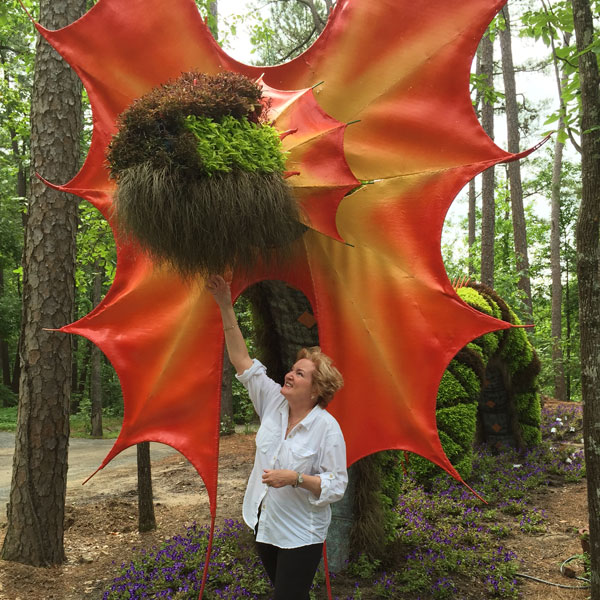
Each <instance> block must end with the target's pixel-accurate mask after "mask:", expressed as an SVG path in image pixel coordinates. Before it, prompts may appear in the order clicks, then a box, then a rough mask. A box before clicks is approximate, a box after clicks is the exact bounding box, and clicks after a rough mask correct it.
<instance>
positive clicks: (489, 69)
mask: <svg viewBox="0 0 600 600" xmlns="http://www.w3.org/2000/svg"><path fill="white" fill-rule="evenodd" d="M480 60H481V74H482V75H486V77H487V85H488V87H490V88H493V87H494V44H493V42H492V40H491V39H490V36H489V35H486V36H485V37H484V38H483V40H481V48H480ZM481 125H482V127H483V129H484V130H485V132H486V133H487V134H488V135H489V136H490V137H491V138H492V139H494V106H493V104H491V103H489V102H486V100H485V98H482V103H481ZM495 180H496V178H495V171H494V167H490V168H489V169H487V170H486V171H484V172H483V173H482V175H481V282H482V283H485V285H488V286H490V287H492V288H493V287H494V237H495V227H496V225H495V221H496V204H495V200H494V187H495Z"/></svg>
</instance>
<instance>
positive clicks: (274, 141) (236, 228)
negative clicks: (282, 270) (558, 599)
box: [106, 72, 306, 278]
mask: <svg viewBox="0 0 600 600" xmlns="http://www.w3.org/2000/svg"><path fill="white" fill-rule="evenodd" d="M268 112H269V101H268V99H267V98H263V95H262V88H261V86H260V85H258V84H257V83H256V82H254V81H251V80H250V79H248V78H246V77H244V76H243V75H239V74H235V73H227V72H225V73H219V74H217V75H206V74H203V73H199V72H190V73H184V74H182V75H181V77H179V78H178V79H175V80H172V81H168V82H166V83H164V84H162V85H160V86H157V87H156V88H154V89H152V90H150V91H149V92H148V93H147V94H146V95H144V96H142V97H140V98H138V99H137V100H136V101H134V102H133V103H132V104H131V106H129V107H128V108H127V110H125V112H123V114H121V115H120V117H119V121H118V128H119V129H118V132H117V134H116V135H115V136H114V137H113V139H112V142H111V143H110V145H109V148H108V152H107V157H106V158H107V166H108V168H109V170H110V174H111V177H112V178H113V179H114V180H115V182H116V184H117V189H116V192H115V194H114V215H113V216H114V218H115V221H116V224H117V226H118V228H119V231H120V234H121V235H122V236H123V237H125V238H130V239H132V240H134V241H135V242H137V243H138V244H139V246H140V247H141V248H142V249H143V250H144V251H145V252H147V253H148V254H149V255H150V256H151V257H152V258H153V259H154V260H155V261H156V262H158V263H167V264H168V265H169V266H171V267H172V268H173V269H175V270H176V271H178V272H179V273H180V274H181V275H183V276H184V277H190V278H193V277H195V276H196V275H197V274H200V275H204V276H206V275H210V274H215V273H219V274H222V273H224V272H225V271H227V270H228V269H232V270H234V271H242V272H243V271H248V270H251V269H252V267H253V266H254V265H255V264H256V263H257V262H259V261H261V260H262V261H265V262H267V263H268V262H272V261H277V262H281V261H283V260H285V259H286V257H287V255H288V253H289V245H290V243H291V242H293V241H294V240H295V239H296V238H298V237H299V236H300V235H302V233H303V232H304V231H305V230H306V227H305V226H304V225H303V224H302V216H301V214H300V210H299V207H298V203H297V202H296V200H295V198H294V197H293V195H292V191H291V187H290V186H289V185H288V183H287V181H286V179H285V172H284V169H285V161H286V154H285V152H283V151H282V147H281V140H280V137H279V133H278V132H277V131H276V130H275V129H274V128H273V127H271V126H270V125H269V124H268V116H267V115H268Z"/></svg>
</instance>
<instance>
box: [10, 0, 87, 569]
mask: <svg viewBox="0 0 600 600" xmlns="http://www.w3.org/2000/svg"><path fill="white" fill-rule="evenodd" d="M85 4H86V2H85V0H41V1H40V18H39V21H40V23H41V24H42V25H43V26H45V27H47V28H49V29H59V28H61V27H64V26H66V25H68V24H69V23H71V22H72V21H74V20H76V19H77V18H79V17H80V16H81V15H82V14H83V12H84V11H85ZM81 123H82V119H81V84H80V82H79V79H78V78H77V76H76V75H75V74H74V73H73V71H71V69H70V67H69V66H68V65H67V64H66V63H65V62H64V61H63V60H62V59H61V58H60V57H59V56H58V54H57V53H56V52H55V51H54V50H53V49H52V48H50V46H49V45H48V44H47V43H46V42H45V41H44V40H42V39H41V38H38V42H37V46H36V61H35V75H34V84H33V97H32V112H31V124H32V128H31V157H32V170H33V171H35V172H39V173H40V174H41V175H43V176H44V177H45V178H47V179H49V180H50V181H68V180H69V179H70V178H71V177H73V175H74V174H75V173H76V172H77V170H78V168H79V154H80V151H79V149H80V134H81ZM76 215H77V201H76V199H75V198H74V197H73V196H70V195H68V194H64V193H61V192H57V191H55V190H51V189H49V188H47V187H46V186H45V185H44V184H43V183H42V182H41V181H37V180H33V181H32V184H31V194H30V197H29V206H28V218H27V227H26V232H25V249H24V256H23V261H24V262H23V268H24V271H23V345H22V354H21V361H22V366H23V369H22V375H21V390H20V398H19V416H18V423H17V432H16V436H15V437H16V441H15V454H14V460H13V477H12V485H11V493H10V502H9V505H8V528H7V532H6V537H5V540H4V544H3V547H2V558H4V559H5V560H13V561H19V562H24V563H27V564H32V565H49V564H58V563H61V562H63V561H64V558H65V554H64V545H63V532H64V525H63V520H64V506H65V495H66V475H67V447H68V440H69V418H68V417H69V393H70V383H71V341H70V336H67V335H63V334H59V333H54V332H51V331H47V330H46V328H57V327H60V326H61V325H64V324H65V323H68V322H69V321H70V320H71V318H72V311H73V277H74V253H75V243H74V241H75V229H76V221H77V219H76Z"/></svg>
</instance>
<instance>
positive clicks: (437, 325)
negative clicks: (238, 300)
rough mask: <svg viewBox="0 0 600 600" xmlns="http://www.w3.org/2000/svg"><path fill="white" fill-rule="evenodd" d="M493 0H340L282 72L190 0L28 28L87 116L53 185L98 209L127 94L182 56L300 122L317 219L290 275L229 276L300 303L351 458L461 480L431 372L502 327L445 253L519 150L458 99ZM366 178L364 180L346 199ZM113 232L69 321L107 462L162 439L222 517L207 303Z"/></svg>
mask: <svg viewBox="0 0 600 600" xmlns="http://www.w3.org/2000/svg"><path fill="white" fill-rule="evenodd" d="M503 3H504V0H427V1H425V0H423V1H421V2H418V1H417V2H415V1H414V0H411V1H408V0H406V1H400V0H377V2H373V1H372V0H339V1H338V3H337V5H336V7H335V9H334V12H333V14H332V16H331V18H330V20H329V23H328V25H327V27H326V28H325V31H324V32H323V33H322V35H321V36H320V37H319V39H318V40H317V41H316V43H315V44H314V45H313V47H311V48H310V49H309V50H308V51H307V52H305V53H304V54H303V55H301V56H300V57H298V58H296V59H294V60H293V61H291V62H289V63H286V64H283V65H279V66H276V67H253V66H249V65H243V64H241V63H239V62H237V61H235V60H233V59H231V58H230V57H229V56H227V55H226V54H225V53H224V52H223V51H222V50H221V49H220V48H219V47H218V46H217V44H216V43H215V42H214V40H213V39H212V37H211V36H210V33H209V32H208V30H207V28H206V27H205V25H204V24H203V22H202V20H201V18H200V16H199V15H198V12H197V10H196V7H195V4H194V2H193V0H171V1H170V2H164V0H99V2H98V3H97V4H96V5H95V6H94V8H92V9H91V10H90V11H89V13H87V14H86V15H85V16H84V17H82V18H81V19H80V20H79V21H77V22H76V23H74V24H72V25H70V26H69V27H66V28H64V29H62V30H59V31H54V32H51V31H47V30H45V29H43V28H42V27H39V26H38V29H39V30H40V32H41V33H42V34H43V35H44V36H45V37H46V39H47V40H48V41H49V42H50V43H51V44H52V45H53V46H54V47H55V48H56V49H57V50H58V51H59V52H60V53H61V54H62V55H63V56H64V57H65V58H66V59H67V60H68V61H69V62H70V63H71V65H72V66H73V68H74V69H75V70H76V71H77V73H78V74H79V76H80V77H81V79H82V81H83V83H84V85H85V87H86V89H87V91H88V94H89V97H90V101H91V105H92V110H93V118H94V133H93V137H92V145H91V149H90V153H89V155H88V157H87V160H86V163H85V165H84V167H83V168H82V170H81V172H80V173H79V174H78V175H77V176H76V177H75V178H74V179H73V180H72V181H71V182H69V183H68V184H67V185H65V186H62V187H61V189H64V190H65V191H69V192H72V193H75V194H78V195H80V196H82V197H84V198H87V199H88V200H90V201H91V202H92V203H94V204H95V205H96V206H97V207H98V208H99V209H100V210H101V211H103V213H104V214H105V215H107V216H108V215H109V213H110V205H111V193H112V189H113V185H112V183H111V182H110V181H109V179H108V173H107V170H106V168H105V165H104V153H105V150H106V146H107V144H108V142H109V141H110V138H111V136H112V135H113V134H114V132H115V122H116V118H117V116H118V114H119V113H120V112H121V111H122V110H123V109H124V108H126V107H127V106H128V105H129V104H130V103H131V102H132V100H133V99H134V98H136V97H138V96H140V95H142V94H143V93H145V92H147V91H148V90H150V89H151V88H152V87H154V86H156V85H157V84H159V83H162V82H164V81H166V80H167V79H169V78H174V77H177V76H179V74H180V73H181V72H183V71H189V70H192V69H197V70H201V71H205V72H207V73H215V72H218V71H222V70H231V71H237V72H241V73H244V74H246V75H248V76H252V77H256V78H259V77H260V76H261V75H262V74H264V82H265V83H266V84H267V86H266V87H267V88H269V89H270V92H269V93H270V94H271V96H272V97H273V99H274V100H273V110H274V120H275V125H276V126H277V127H278V128H279V129H280V130H282V131H284V130H288V129H291V130H293V129H297V131H296V133H292V134H290V135H289V136H287V137H286V138H285V140H284V144H285V147H286V149H287V150H289V151H290V156H289V160H288V170H289V171H298V172H299V175H295V176H293V177H291V178H290V182H291V183H292V184H293V185H294V186H295V187H296V195H297V198H298V201H299V202H301V204H302V206H303V208H304V210H305V212H306V215H307V222H308V223H309V224H310V227H311V229H309V230H308V231H307V232H306V234H305V235H304V236H303V238H302V239H301V240H299V241H298V242H297V243H296V245H295V248H294V253H295V254H294V257H295V258H294V264H293V268H290V269H288V270H287V271H281V269H279V270H277V271H273V270H271V271H269V270H265V269H262V268H257V269H256V272H255V273H254V274H252V275H251V276H250V277H249V278H248V279H247V280H241V279H239V278H234V282H233V292H234V294H235V295H238V294H239V293H241V292H242V291H243V289H245V287H247V286H248V285H249V284H251V283H253V282H254V281H257V280H260V279H264V278H273V279H275V278H277V279H283V280H285V281H287V282H289V283H290V284H291V285H294V286H295V287H297V288H299V289H301V290H302V291H303V292H304V293H305V294H306V296H307V297H308V299H309V300H310V301H311V303H312V305H313V308H314V310H315V315H316V317H317V321H318V324H319V335H320V340H321V344H322V346H323V347H324V349H325V351H326V352H328V353H329V354H330V355H331V356H332V357H333V358H334V359H335V361H336V362H337V364H338V365H339V366H340V368H341V370H342V372H343V374H344V376H345V378H346V381H347V384H346V387H345V388H344V390H343V391H342V392H341V393H340V395H339V398H337V399H336V401H335V402H334V403H333V404H332V411H333V412H334V414H335V415H336V416H337V417H338V419H339V422H340V424H341V426H342V429H343V431H344V434H345V436H346V440H347V445H348V457H349V462H353V461H355V460H357V459H358V458H360V457H362V456H365V455H367V454H369V453H372V452H375V451H378V450H382V449H385V448H401V449H405V450H410V451H413V452H417V453H419V454H422V455H423V456H425V457H427V458H428V459H430V460H432V461H434V462H436V463H437V464H439V465H440V466H442V467H443V468H445V469H446V470H448V471H449V472H450V473H452V474H453V475H454V476H455V477H458V475H457V473H456V472H455V470H454V469H453V467H452V465H450V463H449V462H448V460H447V458H446V457H445V455H444V453H443V451H442V448H441V445H440V442H439V438H438V435H437V430H436V422H435V399H436V392H437V387H438V384H439V380H440V378H441V376H442V373H443V371H444V369H445V367H446V365H447V364H448V362H449V361H450V359H451V358H452V356H453V355H454V354H455V353H456V351H457V350H458V349H460V348H461V347H462V346H463V345H464V344H465V343H466V342H468V341H469V340H471V339H473V338H475V337H477V336H479V335H482V334H483V333H486V332H489V331H492V330H494V329H499V328H505V327H508V326H509V324H508V323H503V322H500V321H496V320H494V319H491V318H489V317H486V316H485V315H482V314H481V313H478V312H477V311H474V310H472V309H471V308H469V307H468V306H466V305H465V304H464V303H463V302H462V301H461V300H460V299H459V298H458V296H457V295H456V294H455V292H454V290H453V289H452V286H451V285H450V282H449V281H448V278H447V276H446V273H445V270H444V266H443V264H442V260H441V254H440V238H441V230H442V224H443V220H444V216H445V214H446V211H447V209H448V207H449V206H450V204H451V202H452V200H453V198H454V196H455V195H456V194H457V192H458V191H459V190H460V188H461V187H462V186H463V185H464V184H465V183H466V182H467V181H468V180H469V179H470V178H472V177H473V176H474V175H476V174H477V173H478V172H480V171H482V170H484V169H485V168H487V167H488V166H490V165H492V164H495V163H498V162H501V161H507V160H514V159H515V158H518V157H517V156H515V155H511V154H508V153H506V152H504V151H502V150H501V149H499V148H498V147H497V146H495V144H494V143H493V142H492V141H491V140H490V139H489V137H488V136H487V135H486V134H485V133H484V131H483V130H482V128H481V127H480V124H479V123H478V121H477V119H476V116H475V113H474V111H473V108H472V106H471V101H470V98H469V70H470V65H471V61H472V57H473V55H474V52H475V50H476V47H477V44H478V42H479V39H480V37H481V35H482V33H483V32H484V30H485V27H486V26H487V24H488V23H489V21H490V20H491V19H492V17H493V15H494V14H495V12H496V11H497V10H498V9H499V8H500V7H501V6H502V5H503ZM321 81H323V84H322V85H321V86H319V87H317V88H316V89H314V90H312V91H311V90H309V89H308V88H312V87H313V86H314V85H315V84H317V83H319V82H321ZM269 86H270V87H269ZM315 99H316V102H315ZM354 120H359V122H358V123H355V124H353V125H352V126H351V127H349V128H346V123H348V122H349V121H354ZM358 179H362V180H374V183H373V184H372V185H369V186H366V187H364V188H362V189H360V190H359V191H356V192H354V193H353V194H351V195H349V196H346V197H344V196H345V194H347V193H348V192H349V191H350V190H352V189H353V188H355V187H356V185H357V184H358ZM340 239H343V240H345V241H346V242H348V244H345V243H343V242H340V241H339V240H340ZM117 243H118V268H117V275H116V278H115V281H114V283H113V286H112V287H111V289H110V291H109V293H108V294H107V296H106V298H105V299H104V300H103V301H102V303H101V304H100V305H99V306H98V307H97V308H96V309H95V310H94V311H93V312H92V313H90V314H89V315H88V316H86V317H84V318H83V319H81V320H80V321H78V322H77V323H74V324H72V325H68V326H66V327H65V328H64V331H69V332H72V333H78V334H81V335H84V336H86V337H88V338H89V339H91V340H92V341H93V342H94V343H96V344H97V345H98V346H100V348H102V350H103V351H104V352H105V353H106V355H107V356H108V358H109V359H110V360H111V361H112V363H113V365H114V366H115V368H116V370H117V372H118V374H119V377H120V379H121V384H122V387H123V394H124V400H125V418H124V422H123V429H122V431H121V434H120V436H119V438H118V440H117V442H116V443H115V446H114V447H113V449H112V451H111V452H110V454H109V455H108V456H107V458H106V459H105V461H104V463H103V465H102V466H104V465H105V464H106V463H107V462H108V461H109V460H110V459H111V458H112V457H114V456H115V455H116V454H118V453H119V452H120V451H121V450H123V449H124V448H125V447H127V446H129V445H132V444H134V443H136V442H140V441H143V440H154V441H160V442H164V443H167V444H170V445H171V446H173V447H175V448H177V449H178V450H180V451H181V452H182V453H183V454H184V455H185V456H186V457H187V458H188V459H189V460H190V461H191V462H192V464H194V466H195V467H196V469H197V470H198V472H199V473H200V474H201V476H202V477H203V479H204V481H205V483H206V486H207V489H208V493H209V497H210V501H211V507H212V509H213V514H214V508H215V498H216V481H217V454H218V426H219V397H220V385H219V378H220V371H221V364H220V363H221V355H222V345H223V334H222V331H221V326H220V320H219V316H218V311H217V309H216V307H215V306H214V304H213V303H212V300H211V299H210V297H208V296H207V294H206V293H205V292H204V291H203V289H202V285H201V283H199V284H194V285H191V284H189V285H188V284H184V283H183V282H181V281H180V280H178V279H177V278H176V277H175V276H174V275H173V274H171V273H169V272H166V271H164V270H161V269H157V268H155V267H154V265H152V264H151V263H150V262H149V261H148V259H147V258H145V257H144V256H143V255H141V254H140V253H139V252H138V251H137V249H136V248H135V247H133V246H130V245H120V243H119V240H117Z"/></svg>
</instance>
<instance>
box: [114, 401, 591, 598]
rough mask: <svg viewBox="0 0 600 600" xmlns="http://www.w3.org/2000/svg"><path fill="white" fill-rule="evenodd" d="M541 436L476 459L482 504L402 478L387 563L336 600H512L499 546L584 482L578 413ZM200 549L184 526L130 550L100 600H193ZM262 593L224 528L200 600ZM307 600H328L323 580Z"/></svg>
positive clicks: (240, 528) (344, 583)
mask: <svg viewBox="0 0 600 600" xmlns="http://www.w3.org/2000/svg"><path fill="white" fill-rule="evenodd" d="M542 430H543V432H544V441H543V443H542V444H541V445H540V446H538V447H535V448H533V449H530V450H527V451H525V452H521V453H520V452H517V451H515V450H513V449H509V448H506V449H504V450H503V451H502V452H497V451H494V452H492V451H491V450H490V449H488V448H485V447H479V448H476V449H475V452H474V464H473V475H472V477H471V478H470V479H469V484H470V485H471V486H473V488H474V489H476V490H477V491H478V492H479V493H480V494H481V495H482V496H483V497H484V498H485V500H486V501H487V504H484V503H482V502H481V501H480V500H478V499H477V498H475V497H474V496H473V495H472V494H471V493H470V492H469V491H468V490H467V489H466V488H464V487H463V486H462V485H460V484H458V483H456V482H454V480H452V479H450V478H449V477H448V476H447V475H445V474H442V475H440V476H438V477H435V478H433V479H432V480H431V481H430V482H429V484H428V485H427V487H424V486H423V485H420V484H417V483H416V482H415V481H414V479H412V478H411V477H410V473H409V475H408V476H407V477H405V478H404V481H403V483H402V490H401V493H400V496H399V500H398V504H397V506H396V508H395V511H394V515H395V519H396V522H395V535H394V538H393V540H392V541H391V542H390V543H389V546H388V548H387V551H386V554H385V559H382V560H374V559H371V558H369V557H368V556H366V555H361V556H358V557H354V559H353V560H352V561H351V562H350V563H349V565H348V569H347V570H346V572H344V573H343V574H338V575H333V574H332V587H333V596H334V598H337V599H339V600H351V599H375V598H390V599H391V598H406V599H409V598H410V599H411V600H416V599H417V598H420V599H421V600H440V599H445V598H458V599H460V598H465V599H469V600H470V599H473V600H475V599H483V598H519V597H520V590H519V579H518V577H517V572H518V571H519V567H520V562H519V557H518V556H516V555H515V554H514V553H513V552H512V551H510V550H508V549H507V547H506V540H507V539H508V538H509V537H510V536H511V535H512V534H513V532H519V531H522V532H528V533H536V532H542V531H543V530H544V524H545V520H546V518H547V517H546V515H545V514H544V512H543V511H541V510H539V509H538V508H537V507H536V506H535V502H534V498H535V491H536V490H538V489H539V488H540V487H543V486H546V485H548V484H550V483H551V482H552V481H557V480H560V481H579V480H581V479H582V478H583V477H584V476H585V466H584V461H583V452H582V450H581V449H579V448H577V447H576V446H574V445H573V444H577V443H579V441H580V438H581V407H580V406H579V405H573V406H566V407H565V406H564V405H559V406H558V407H556V406H553V407H548V408H546V409H544V410H543V412H542ZM409 471H410V465H409ZM207 539H208V530H207V528H206V527H197V526H192V527H190V528H188V529H187V530H186V531H185V533H183V534H181V535H176V536H174V537H172V538H171V539H169V540H167V541H165V542H164V544H163V545H162V546H161V547H159V548H153V549H150V550H148V549H140V550H134V552H133V558H132V560H131V562H130V563H129V564H123V565H121V567H120V568H118V571H119V573H118V576H117V577H116V578H115V580H114V581H113V583H112V585H111V586H110V587H109V588H108V589H106V590H105V593H104V597H103V598H104V600H117V599H118V600H120V599H124V598H172V599H178V600H184V599H188V598H189V599H192V598H194V599H195V598H196V597H197V594H198V590H199V584H200V580H201V569H202V565H203V561H204V552H205V549H206V543H207ZM269 591H270V586H269V585H268V583H267V579H266V576H265V575H264V573H263V570H262V567H261V565H260V562H259V561H258V559H257V557H256V555H255V554H254V551H253V549H252V539H251V537H250V535H249V531H248V529H247V527H245V526H244V525H243V524H241V523H239V522H237V521H233V520H226V521H225V522H224V523H223V525H222V526H221V527H220V529H219V531H218V532H217V534H216V536H215V545H214V550H213V554H212V557H211V566H210V571H209V576H208V583H207V592H206V593H205V598H207V599H209V600H212V599H216V598H225V599H233V598H255V599H257V600H263V599H266V598H268V597H269ZM312 594H313V597H314V598H316V599H320V598H325V597H326V592H325V586H324V581H323V575H322V574H321V575H320V576H318V577H317V579H316V582H315V585H314V589H313V592H312Z"/></svg>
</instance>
